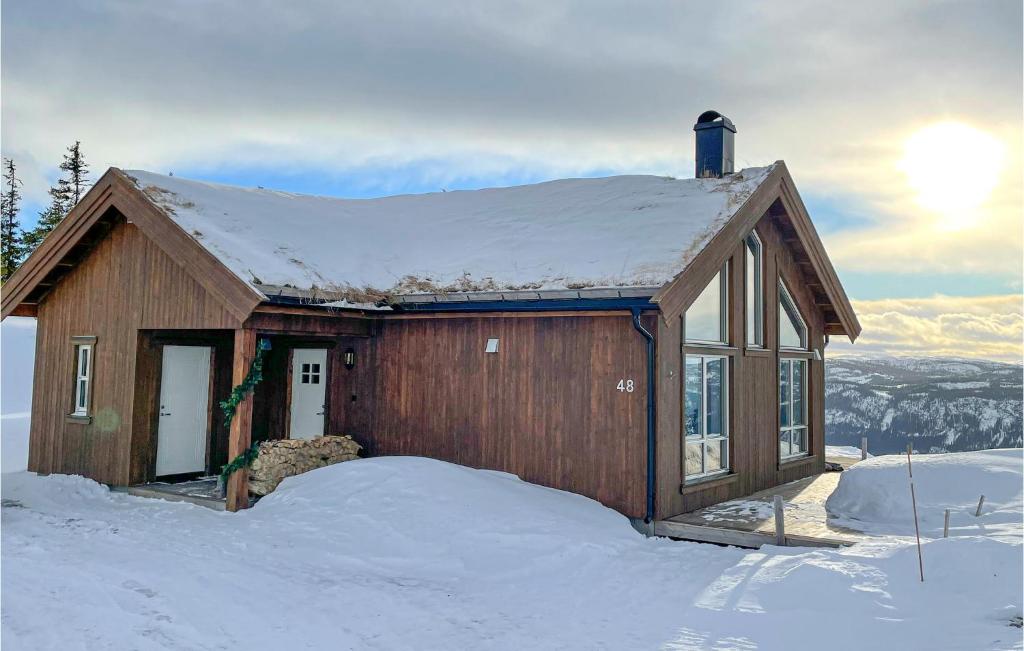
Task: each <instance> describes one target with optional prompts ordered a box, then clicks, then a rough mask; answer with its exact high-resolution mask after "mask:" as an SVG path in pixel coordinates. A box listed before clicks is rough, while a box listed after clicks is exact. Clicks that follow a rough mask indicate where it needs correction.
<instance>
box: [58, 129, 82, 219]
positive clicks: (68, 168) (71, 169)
mask: <svg viewBox="0 0 1024 651" xmlns="http://www.w3.org/2000/svg"><path fill="white" fill-rule="evenodd" d="M81 145H82V143H81V142H79V141H78V140H76V141H75V144H73V145H71V146H70V147H68V152H67V153H66V154H64V160H63V162H61V164H60V169H61V170H62V171H63V172H64V173H65V176H64V178H65V179H66V180H67V182H68V184H69V185H70V188H71V198H72V199H73V201H72V202H71V205H70V206H68V210H70V209H71V208H74V207H75V206H76V205H78V202H79V200H81V198H82V195H83V194H85V191H86V189H87V188H88V187H89V165H88V164H86V162H85V157H84V156H82V148H81Z"/></svg>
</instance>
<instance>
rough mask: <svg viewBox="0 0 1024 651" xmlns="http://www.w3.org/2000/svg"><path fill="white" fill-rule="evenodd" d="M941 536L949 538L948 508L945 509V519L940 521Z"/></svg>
mask: <svg viewBox="0 0 1024 651" xmlns="http://www.w3.org/2000/svg"><path fill="white" fill-rule="evenodd" d="M942 537H943V538H949V509H946V519H945V521H944V522H943V523H942Z"/></svg>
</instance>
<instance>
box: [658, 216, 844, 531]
mask: <svg viewBox="0 0 1024 651" xmlns="http://www.w3.org/2000/svg"><path fill="white" fill-rule="evenodd" d="M781 219H782V218H781V217H779V216H773V215H772V214H767V215H765V216H764V217H763V218H762V219H761V220H760V221H759V222H758V223H757V226H756V230H757V233H758V235H759V236H760V238H761V241H762V244H763V247H764V260H765V270H764V285H765V332H764V334H765V341H766V342H767V343H768V346H767V349H766V350H765V351H750V350H747V349H746V342H745V337H746V332H745V330H746V318H745V314H744V264H745V260H744V248H743V242H742V239H737V240H736V241H735V243H734V247H733V250H732V254H731V255H730V257H729V266H730V278H729V322H730V326H729V331H730V341H731V342H732V343H733V346H732V347H731V348H730V349H725V350H722V349H716V350H715V351H714V352H715V354H725V355H726V356H727V357H728V358H729V364H730V374H731V375H730V394H729V395H730V407H731V409H730V442H729V447H730V464H731V468H732V471H733V472H732V473H731V474H730V475H729V476H726V477H722V478H719V479H717V480H711V481H708V482H706V483H704V484H695V485H692V486H687V487H686V488H685V489H683V488H681V487H682V485H683V481H684V477H683V445H682V438H683V424H682V410H681V401H682V390H683V387H682V383H683V375H682V372H683V368H682V354H681V348H680V345H681V342H682V340H683V338H684V336H685V332H684V325H683V323H682V321H681V320H680V319H667V320H666V319H662V320H661V323H660V324H659V332H658V335H659V336H658V344H659V345H658V375H657V382H658V384H659V386H658V408H659V418H658V476H657V483H658V500H657V517H658V518H666V517H671V516H673V515H678V514H679V513H683V512H686V511H692V510H694V509H698V508H701V507H704V506H708V505H710V504H714V503H717V502H721V501H725V500H729V499H734V498H736V497H739V496H742V495H749V494H750V493H752V492H755V491H759V490H762V489H765V488H769V487H771V486H775V485H778V484H781V483H785V482H788V481H793V480H795V479H799V478H801V477H806V476H808V475H811V474H814V473H818V472H821V471H822V470H823V469H824V463H825V457H824V451H825V450H824V431H825V421H824V397H825V394H824V363H823V362H822V361H816V360H813V359H811V360H810V361H809V365H810V370H809V382H808V404H809V413H808V422H809V428H808V434H809V440H810V452H811V456H810V458H808V459H803V460H799V461H795V462H789V463H786V464H780V462H779V451H778V409H779V402H778V364H779V352H778V347H777V345H776V341H777V338H778V290H777V279H778V278H779V277H780V276H781V277H782V278H783V279H784V280H785V281H786V284H787V286H788V287H789V289H790V290H791V292H792V293H793V299H794V300H795V301H796V302H797V304H798V307H799V309H800V312H801V315H802V316H803V317H804V320H805V321H806V322H807V327H808V335H809V340H810V343H811V346H812V348H815V349H818V350H823V346H824V326H825V324H824V320H823V318H822V314H821V310H820V309H819V307H818V306H816V305H815V298H814V295H813V293H812V292H811V290H810V289H809V288H808V286H807V284H808V279H807V278H806V277H805V273H806V272H805V271H803V270H802V268H801V266H800V265H799V264H798V263H797V262H796V261H795V260H794V257H793V254H792V251H791V248H790V247H789V246H787V243H786V242H785V241H784V235H783V230H782V228H783V225H782V224H780V220H781ZM716 269H717V267H716ZM704 271H705V273H704V276H706V278H704V276H702V277H701V278H702V280H704V281H705V283H706V281H707V280H709V279H710V277H711V276H712V275H713V274H714V271H715V269H711V268H709V269H707V270H704ZM700 288H703V285H701V287H700ZM690 293H693V292H690ZM697 293H699V289H698V290H697ZM694 295H695V294H694ZM695 352H697V351H695Z"/></svg>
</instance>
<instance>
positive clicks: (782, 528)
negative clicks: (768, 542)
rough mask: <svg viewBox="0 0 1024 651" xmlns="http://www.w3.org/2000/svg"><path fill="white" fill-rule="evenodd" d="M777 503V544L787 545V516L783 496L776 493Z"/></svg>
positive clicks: (780, 545) (775, 501) (775, 500)
mask: <svg viewBox="0 0 1024 651" xmlns="http://www.w3.org/2000/svg"><path fill="white" fill-rule="evenodd" d="M774 503H775V544H776V545H778V546H779V547H785V545H786V516H785V512H784V510H783V507H782V496H781V495H776V496H775V498H774Z"/></svg>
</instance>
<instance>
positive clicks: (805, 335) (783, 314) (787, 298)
mask: <svg viewBox="0 0 1024 651" xmlns="http://www.w3.org/2000/svg"><path fill="white" fill-rule="evenodd" d="M784 303H789V305H790V307H791V308H792V313H793V315H794V316H796V319H797V321H799V322H800V332H798V333H797V334H799V335H800V345H799V346H787V345H784V344H783V343H782V319H784V318H788V317H787V314H789V310H787V309H786V306H785V305H784ZM778 312H779V314H778V321H779V323H778V327H777V328H776V330H777V333H776V339H778V345H779V350H780V351H786V350H799V351H803V352H806V351H807V350H809V349H810V346H811V340H810V332H809V331H808V329H807V321H805V320H804V317H803V315H802V314H800V307H799V306H798V305H797V304H796V301H795V300H793V294H792V293H791V292H790V291H789V288H788V287H786V281H784V280H782V278H779V300H778Z"/></svg>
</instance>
